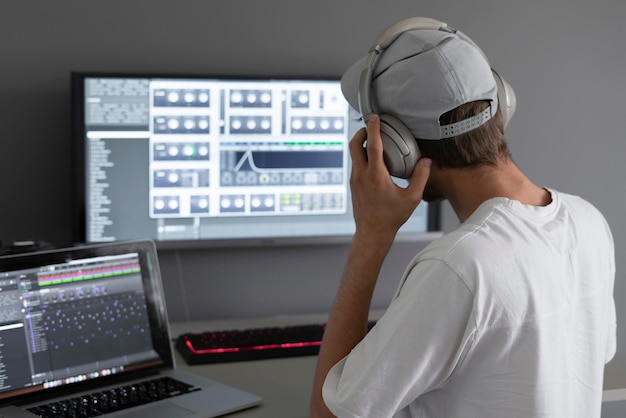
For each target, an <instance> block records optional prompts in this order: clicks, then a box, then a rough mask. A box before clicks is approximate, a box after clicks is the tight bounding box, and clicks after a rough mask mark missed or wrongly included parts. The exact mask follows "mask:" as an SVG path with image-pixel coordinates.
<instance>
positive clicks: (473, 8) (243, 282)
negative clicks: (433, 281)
mask: <svg viewBox="0 0 626 418" xmlns="http://www.w3.org/2000/svg"><path fill="white" fill-rule="evenodd" d="M419 15H422V16H430V17H435V18H438V19H441V20H445V21H447V22H448V23H449V24H451V25H452V26H456V27H458V28H460V29H462V30H463V31H464V32H465V33H467V34H468V35H470V36H471V37H472V38H473V39H474V40H475V41H476V42H477V43H478V44H479V45H481V47H482V49H483V50H484V51H485V53H486V54H487V55H488V56H489V57H490V59H491V64H492V65H493V66H494V67H495V68H496V69H497V70H498V71H499V72H500V73H501V74H502V75H503V76H504V77H505V79H506V80H507V81H509V82H510V83H511V84H512V85H513V87H514V89H515V91H516V93H517V98H518V110H517V114H516V115H515V116H514V118H513V120H512V122H511V124H510V125H509V129H508V131H507V137H508V138H509V141H510V144H511V148H512V151H513V155H514V158H515V160H516V161H517V163H518V164H519V165H520V166H521V168H522V169H523V170H524V171H525V172H527V173H528V175H529V176H530V177H531V179H532V180H534V181H535V182H537V183H538V184H540V185H545V186H550V187H553V188H556V189H559V190H561V191H565V192H570V193H575V194H579V195H582V196H583V197H585V198H588V199H589V200H591V201H592V202H594V203H595V204H596V205H597V206H598V207H599V208H600V209H601V210H602V211H603V212H604V213H605V215H606V217H607V218H608V220H609V222H610V224H611V225H612V228H613V232H614V235H615V243H616V248H617V250H616V251H617V259H618V264H617V268H618V272H617V285H616V293H615V294H616V297H617V300H618V315H619V320H620V328H619V329H620V338H619V350H620V351H622V352H626V340H625V339H624V337H623V336H624V335H625V334H626V333H625V332H624V330H625V329H626V328H625V327H626V308H625V307H624V305H625V303H626V287H625V285H624V270H623V267H624V263H623V261H622V260H623V256H624V255H625V254H624V248H625V245H626V219H624V213H623V212H624V210H623V208H624V207H626V202H625V199H626V197H625V196H626V193H625V192H626V186H625V184H626V182H625V177H626V176H625V175H624V174H625V171H626V170H625V169H624V165H623V161H622V159H624V158H625V156H626V138H625V136H626V134H625V133H624V125H625V122H624V120H625V119H626V114H625V109H626V82H625V81H624V76H623V75H624V72H625V70H624V68H626V52H625V51H626V47H625V46H624V44H623V42H624V40H626V26H625V25H624V21H625V20H626V19H625V18H626V2H623V1H621V0H586V1H581V0H552V1H545V0H526V1H519V0H516V1H508V0H500V1H490V0H475V1H465V0H437V1H421V2H420V1H415V0H413V1H409V0H385V1H377V2H374V1H369V0H315V1H306V2H305V1H297V0H266V1H259V0H183V1H173V0H171V1H164V0H133V1H122V0H109V1H85V0H57V1H45V0H40V1H33V0H3V1H2V2H0V98H1V100H0V129H1V131H0V132H2V137H1V138H0V239H2V240H4V241H5V242H11V241H13V240H22V239H40V240H46V241H49V242H51V243H53V244H55V245H57V246H64V245H69V244H71V233H70V228H71V225H72V219H71V210H70V201H71V198H72V196H71V184H72V183H71V181H72V177H71V165H72V160H71V141H70V120H69V105H70V99H69V73H70V71H72V70H85V71H87V70H93V71H111V72H115V71H136V72H142V71H158V72H168V71H171V72H180V73H203V74H211V73H214V74H229V73H233V74H239V75H243V74H266V75H284V74H289V75H319V76H339V75H340V74H341V73H342V71H343V70H344V69H345V68H346V67H347V66H348V65H349V64H351V63H352V62H353V61H354V60H355V59H357V58H358V57H360V56H361V55H363V54H364V53H365V52H366V50H367V49H368V46H369V44H370V43H371V42H372V41H373V39H374V38H375V37H376V35H377V34H378V33H379V32H380V31H381V30H382V29H384V28H385V27H386V26H387V25H388V24H390V23H392V22H393V21H395V20H398V19H400V18H404V17H408V16H419ZM444 213H445V229H446V230H450V229H451V228H453V227H454V226H455V225H456V223H457V221H456V219H455V217H454V214H453V213H452V211H451V210H450V208H449V206H446V207H445V210H444ZM422 247H423V244H419V243H418V244H397V245H396V246H395V247H394V249H393V251H392V253H391V255H390V257H389V259H388V260H387V263H386V265H385V268H384V272H383V275H384V278H383V279H381V282H380V283H379V286H378V288H377V293H376V299H375V304H376V306H377V307H382V306H384V305H385V304H386V303H387V301H388V300H389V298H390V297H391V295H392V293H393V291H394V289H395V285H396V281H397V278H398V276H399V275H400V274H401V273H402V271H403V269H404V265H405V264H406V263H407V262H408V261H409V259H410V258H411V257H412V255H413V254H414V253H415V252H416V251H418V250H419V249H420V248H422ZM346 252H347V247H346V246H345V245H333V246H327V247H320V246H313V247H285V248H280V247H277V248H262V249H228V250H211V251H207V250H193V251H190V250H185V251H162V252H161V254H160V256H161V262H162V266H163V272H164V276H165V282H166V283H165V285H166V289H167V299H168V307H169V310H170V316H171V317H172V319H176V320H182V319H196V318H219V317H233V316H250V315H274V314H285V313H300V312H302V313H307V312H320V311H325V310H327V309H328V307H329V305H330V303H331V299H332V296H333V292H334V290H335V288H336V286H337V280H338V277H339V275H340V274H341V270H342V266H343V260H344V257H345V255H346Z"/></svg>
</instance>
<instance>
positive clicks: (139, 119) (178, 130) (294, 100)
mask: <svg viewBox="0 0 626 418" xmlns="http://www.w3.org/2000/svg"><path fill="white" fill-rule="evenodd" d="M85 100H86V104H85V122H86V126H87V132H86V137H87V142H86V147H87V153H88V155H89V157H88V158H87V161H88V166H87V167H86V170H87V173H88V175H87V181H88V182H89V185H88V188H87V190H88V193H89V195H88V197H87V201H88V203H87V216H88V231H87V240H88V241H108V240H115V239H123V238H135V237H133V236H129V237H124V230H132V231H134V232H133V233H137V231H141V230H142V229H143V230H144V231H145V233H143V234H142V235H144V236H149V237H153V238H156V239H159V240H168V239H194V238H219V237H222V236H234V237H236V236H238V235H240V236H242V237H247V236H250V235H252V236H253V235H254V234H255V233H257V234H258V235H259V236H260V237H266V236H272V235H273V234H277V235H279V236H280V235H281V234H285V235H289V234H290V233H291V230H292V229H293V228H294V225H296V226H295V227H296V228H299V229H302V230H304V231H307V225H308V219H309V218H311V216H315V215H322V216H327V215H341V216H350V214H349V212H348V209H349V208H348V205H349V202H348V201H349V197H348V194H347V193H348V186H347V181H348V176H349V174H348V165H349V164H348V157H349V156H348V152H347V142H348V140H349V138H350V137H351V134H352V133H351V132H348V130H349V117H348V112H349V107H348V104H347V103H346V102H345V99H344V98H343V96H342V94H341V90H340V86H339V83H338V82H325V81H315V80H308V81H306V80H305V81H302V80H299V81H297V82H293V81H288V80H271V81H270V80H265V81H255V80H246V81H241V80H193V79H191V80H190V79H180V80H176V79H167V80H166V79H161V80H160V79H139V78H136V79H115V78H89V79H87V80H86V84H85ZM116 176H118V177H116ZM119 176H121V177H119ZM142 179H145V181H146V182H148V184H147V185H143V184H142V183H141V182H142V181H144V180H142ZM133 184H135V185H136V187H133ZM125 193H127V194H125ZM299 215H302V216H299ZM284 216H296V217H295V218H292V219H290V221H289V222H284V221H280V217H284ZM259 217H265V219H266V220H265V221H264V222H258V220H259ZM270 217H274V219H277V221H276V222H272V220H270V219H269V218H270ZM226 218H229V219H230V220H231V221H230V222H226V223H224V222H211V220H216V219H221V220H224V219H226ZM327 225H328V228H329V230H327V231H318V230H317V229H319V224H318V223H310V230H308V233H310V234H312V235H315V234H318V233H325V234H328V233H330V232H332V231H333V228H334V229H336V230H335V231H334V232H336V233H339V234H341V233H350V231H349V230H344V231H342V230H341V229H342V228H344V229H345V228H346V225H347V226H348V227H350V226H351V225H350V223H349V222H348V223H346V222H345V220H341V221H340V222H336V223H333V220H332V218H328V223H327ZM251 226H252V229H251ZM155 229H156V234H155V233H153V232H152V231H153V230H155ZM281 229H283V231H281ZM140 233H141V232H140Z"/></svg>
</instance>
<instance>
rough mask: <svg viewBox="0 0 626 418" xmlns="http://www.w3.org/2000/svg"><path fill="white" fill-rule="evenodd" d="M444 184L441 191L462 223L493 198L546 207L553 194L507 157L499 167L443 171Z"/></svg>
mask: <svg viewBox="0 0 626 418" xmlns="http://www.w3.org/2000/svg"><path fill="white" fill-rule="evenodd" d="M439 174H440V175H441V179H442V181H441V182H440V184H443V185H445V186H444V187H443V188H442V190H443V194H444V196H445V197H446V198H447V199H448V201H449V202H450V204H451V205H452V208H453V209H454V212H455V213H456V215H457V217H458V218H459V220H460V221H461V222H463V221H465V220H466V219H467V218H468V217H469V216H470V215H471V214H472V213H473V212H474V211H475V210H476V209H477V208H478V206H480V205H481V204H482V203H483V202H485V201H486V200H489V199H491V198H494V197H506V198H508V199H511V200H517V201H519V202H521V203H523V204H526V205H532V206H546V205H548V204H549V203H550V201H551V198H550V193H549V192H548V191H547V190H545V189H543V188H541V187H539V186H537V185H536V184H534V183H532V182H531V181H530V180H529V179H528V178H527V177H526V176H525V175H524V173H522V172H521V170H520V169H519V168H518V167H517V166H516V165H515V164H514V163H513V161H511V160H510V159H508V158H503V159H502V160H501V161H500V162H499V163H498V164H497V165H496V166H480V167H471V168H462V169H454V168H453V169H450V168H443V169H441V170H440V172H439Z"/></svg>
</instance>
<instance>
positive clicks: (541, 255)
mask: <svg viewBox="0 0 626 418" xmlns="http://www.w3.org/2000/svg"><path fill="white" fill-rule="evenodd" d="M550 192H551V194H552V203H550V205H548V206H546V207H534V206H527V205H522V204H521V203H520V202H517V201H512V200H509V199H505V198H495V199H490V200H488V201H486V202H484V203H483V204H482V205H481V206H480V207H479V208H478V209H477V210H476V211H475V213H474V214H473V215H472V216H471V217H470V218H469V219H467V220H466V221H465V222H464V223H463V224H461V225H460V226H459V228H458V229H456V230H455V231H453V232H451V233H448V234H446V235H445V236H443V237H442V238H440V239H438V240H436V241H434V242H432V243H431V244H430V245H429V246H428V247H427V248H425V249H424V250H423V251H422V252H421V253H420V254H418V255H417V256H416V257H415V259H414V260H413V261H412V262H411V264H410V265H409V266H408V267H407V270H406V272H405V275H404V278H403V279H402V281H401V283H400V287H399V289H398V292H397V294H396V296H395V297H394V299H393V301H392V302H391V304H390V306H389V308H388V309H387V311H386V312H385V314H384V315H383V317H382V318H381V319H380V320H379V321H378V323H377V324H376V326H375V327H374V328H373V329H372V330H371V331H370V332H369V333H368V335H367V336H366V337H365V339H364V340H363V341H361V342H360V343H359V344H358V345H357V346H356V347H355V348H354V350H353V351H352V352H351V353H350V354H349V355H348V356H347V357H346V358H344V359H343V360H341V361H340V362H339V363H338V364H336V365H335V366H334V367H333V369H332V370H331V371H330V373H329V374H328V376H327V378H326V381H325V383H324V388H323V396H324V401H325V402H326V404H327V405H328V407H329V408H330V410H331V411H332V412H333V413H334V414H335V415H337V416H338V417H360V418H366V417H367V418H370V417H371V418H385V417H419V418H457V417H459V418H460V417H463V418H468V417H469V418H473V417H475V418H504V417H506V418H517V417H519V418H539V417H541V418H548V417H550V418H557V417H558V418H562V417H568V418H594V417H600V408H601V401H602V381H603V372H604V365H605V363H606V362H608V361H609V360H610V359H611V358H612V356H613V355H614V353H615V349H616V347H615V344H616V323H615V320H616V319H615V304H614V300H613V282H614V277H615V260H614V256H615V254H614V246H613V240H612V236H611V233H610V230H609V227H608V225H607V223H606V221H605V219H604V218H603V216H602V215H601V214H600V213H599V212H598V211H597V210H596V209H595V208H594V207H593V206H592V205H590V204H589V203H588V202H586V201H584V200H583V199H580V198H578V197H575V196H571V195H567V194H563V193H557V192H556V191H553V190H551V191H550Z"/></svg>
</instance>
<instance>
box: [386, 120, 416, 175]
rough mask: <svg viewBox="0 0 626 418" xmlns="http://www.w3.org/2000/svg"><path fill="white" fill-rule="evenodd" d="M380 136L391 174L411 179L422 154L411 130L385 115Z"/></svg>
mask: <svg viewBox="0 0 626 418" xmlns="http://www.w3.org/2000/svg"><path fill="white" fill-rule="evenodd" d="M380 136H381V138H382V142H383V159H384V161H385V165H386V166H387V169H388V170H389V174H391V175H392V176H394V177H398V178H402V179H408V178H410V177H411V175H412V174H413V170H414V169H415V165H416V164H417V161H418V160H419V159H420V158H421V153H420V151H419V148H418V147H417V141H415V138H414V137H413V134H411V131H410V130H409V128H407V127H406V125H405V124H404V123H402V121H400V119H398V118H396V117H395V116H391V115H386V114H383V115H380Z"/></svg>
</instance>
